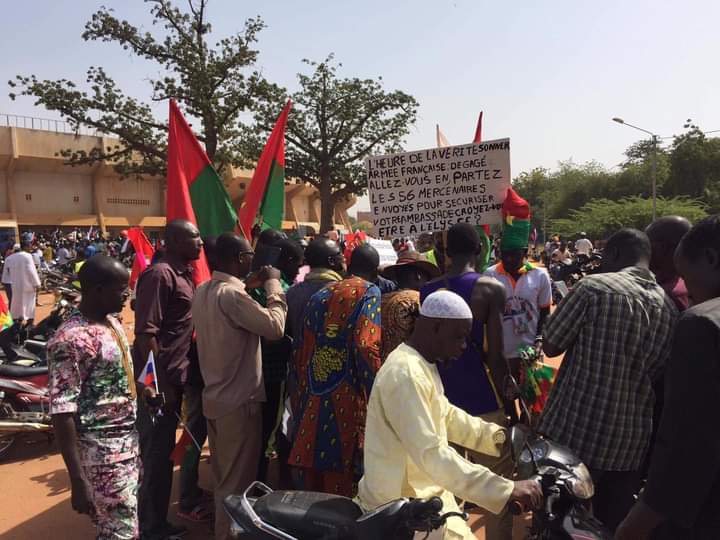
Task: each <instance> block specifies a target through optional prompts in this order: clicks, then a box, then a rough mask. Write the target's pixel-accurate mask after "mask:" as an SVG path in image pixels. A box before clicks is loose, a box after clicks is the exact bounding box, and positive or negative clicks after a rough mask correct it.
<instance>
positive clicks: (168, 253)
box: [134, 220, 203, 539]
mask: <svg viewBox="0 0 720 540" xmlns="http://www.w3.org/2000/svg"><path fill="white" fill-rule="evenodd" d="M202 246H203V242H202V239H201V238H200V232H199V231H198V229H197V227H196V226H195V225H193V224H192V223H190V222H189V221H185V220H176V221H171V222H170V223H168V225H167V227H166V228H165V247H166V249H165V256H164V258H163V259H162V260H161V261H160V262H158V263H157V264H153V265H152V266H150V267H149V268H148V269H147V270H145V272H143V274H142V275H141V276H140V279H139V280H138V284H137V288H136V291H137V297H136V300H135V344H134V353H135V354H134V362H135V370H136V371H137V372H138V373H139V372H140V371H142V369H143V367H144V366H145V363H146V362H147V359H148V355H149V353H150V351H152V352H153V355H154V358H155V367H156V370H157V382H158V386H159V388H160V392H161V393H162V394H163V396H164V400H165V404H164V407H163V408H164V414H162V415H161V416H158V417H157V418H155V419H154V420H152V418H151V416H152V413H151V411H150V410H149V409H148V407H147V406H146V404H145V402H144V400H141V401H140V403H139V410H138V431H139V432H140V449H141V453H142V461H143V477H142V485H141V486H140V495H139V514H140V530H141V533H142V535H143V537H147V538H151V539H152V538H165V537H168V536H175V535H177V534H181V533H183V532H185V531H186V530H187V529H186V528H185V527H182V526H177V525H173V524H171V523H169V522H168V520H167V513H168V506H169V505H170V492H171V490H172V480H173V463H172V461H171V460H170V454H171V453H172V451H173V448H174V447H175V430H176V428H177V423H178V416H177V415H179V413H180V404H181V402H182V397H183V391H184V387H185V385H186V383H187V379H188V367H189V365H190V359H189V357H188V353H189V352H190V345H191V342H192V334H193V323H192V315H191V313H190V308H191V306H192V299H193V296H194V295H195V284H194V282H193V274H192V266H191V262H192V261H194V260H197V259H198V258H199V257H200V250H201V249H202Z"/></svg>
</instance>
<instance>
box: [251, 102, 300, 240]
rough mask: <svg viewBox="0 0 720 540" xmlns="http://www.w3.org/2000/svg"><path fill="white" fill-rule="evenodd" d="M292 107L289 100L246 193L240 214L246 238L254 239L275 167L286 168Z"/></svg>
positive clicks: (264, 149)
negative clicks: (286, 140) (286, 127)
mask: <svg viewBox="0 0 720 540" xmlns="http://www.w3.org/2000/svg"><path fill="white" fill-rule="evenodd" d="M290 107H292V101H290V100H288V102H287V103H286V104H285V107H284V108H283V110H282V112H281V113H280V116H278V119H277V122H275V127H274V128H273V130H272V133H270V138H269V139H268V140H267V143H265V148H263V151H262V154H260V159H259V160H258V162H257V166H256V167H255V172H254V173H253V177H252V181H251V182H250V185H249V186H248V188H247V191H246V192H245V200H244V201H243V203H242V206H241V207H240V211H239V212H238V221H239V222H240V229H241V230H242V232H243V234H244V235H245V238H252V228H253V223H254V222H255V217H256V216H257V212H258V208H260V203H261V202H262V201H263V199H264V198H265V193H266V192H267V188H268V183H269V182H270V180H271V175H272V173H273V165H275V167H276V168H278V169H279V170H283V169H284V168H285V126H286V125H287V117H288V113H289V112H290Z"/></svg>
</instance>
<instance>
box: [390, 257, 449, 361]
mask: <svg viewBox="0 0 720 540" xmlns="http://www.w3.org/2000/svg"><path fill="white" fill-rule="evenodd" d="M382 273H383V276H384V277H385V278H386V279H389V280H392V281H393V282H395V283H397V285H398V290H396V291H393V292H390V293H387V294H383V295H382V304H381V308H382V309H381V311H382V345H381V346H382V349H381V353H380V358H381V359H382V361H385V359H387V357H388V355H389V354H390V353H391V352H392V351H393V350H395V348H396V347H397V346H398V345H400V344H401V343H402V342H404V341H405V340H406V339H407V338H409V337H410V334H412V331H413V328H414V327H415V319H416V318H417V316H418V313H419V311H420V287H422V286H423V285H424V284H425V283H426V282H427V281H429V280H431V279H433V278H436V277H438V276H439V275H440V269H439V268H438V267H437V266H435V265H434V264H433V263H431V262H429V261H428V260H427V259H425V257H424V256H423V255H421V254H420V253H418V252H417V251H405V252H403V253H402V254H401V255H400V257H399V258H398V260H397V262H396V263H395V264H393V265H392V266H388V267H386V268H385V269H384V270H383V272H382Z"/></svg>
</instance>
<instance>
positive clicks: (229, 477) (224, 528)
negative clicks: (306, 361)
mask: <svg viewBox="0 0 720 540" xmlns="http://www.w3.org/2000/svg"><path fill="white" fill-rule="evenodd" d="M216 258H217V270H216V271H215V272H213V275H212V279H211V280H210V281H208V282H206V283H204V284H203V285H201V286H200V287H199V288H198V290H197V292H196V293H195V298H194V300H193V307H192V315H193V321H194V323H195V331H196V333H197V345H198V356H199V360H200V371H201V372H202V376H203V380H204V381H205V389H204V390H203V413H204V414H205V417H206V418H207V421H208V438H209V440H210V453H211V455H212V471H213V476H214V478H215V538H217V539H218V540H221V539H222V540H224V539H226V538H230V523H229V520H228V518H227V516H226V514H225V511H224V510H223V507H222V501H223V499H224V498H225V497H226V496H227V495H230V494H231V493H239V492H242V491H244V490H245V489H246V488H247V487H248V486H249V485H250V483H252V481H253V480H255V478H256V475H257V467H258V461H259V459H260V451H261V440H262V405H261V404H262V403H263V402H264V401H265V387H264V384H263V378H262V358H261V354H260V337H264V338H267V339H272V340H277V339H280V338H281V337H282V336H283V332H284V329H285V317H286V315H287V304H286V303H285V295H284V294H283V292H282V287H281V286H280V271H279V270H277V269H275V268H271V267H263V268H261V269H260V270H259V271H258V272H257V273H255V274H252V275H251V276H249V277H248V278H247V279H246V280H245V281H244V282H243V281H241V279H240V278H242V277H244V276H247V275H248V272H249V271H250V265H251V262H252V258H253V250H252V247H251V246H250V244H249V243H248V241H247V240H245V239H243V238H240V237H239V236H236V235H234V234H230V233H226V234H223V235H221V236H220V237H219V238H218V240H217V246H216ZM260 286H264V288H265V293H266V295H267V307H263V306H261V305H260V304H258V303H257V302H256V301H255V300H253V299H252V297H251V296H250V294H249V293H248V292H247V290H246V289H249V288H255V287H260Z"/></svg>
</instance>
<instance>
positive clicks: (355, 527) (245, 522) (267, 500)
mask: <svg viewBox="0 0 720 540" xmlns="http://www.w3.org/2000/svg"><path fill="white" fill-rule="evenodd" d="M253 494H254V495H253ZM223 505H224V506H225V510H226V512H227V513H228V515H229V516H230V520H231V532H232V534H233V536H234V537H235V538H240V539H245V540H274V539H278V538H280V539H281V540H380V539H390V538H392V539H398V540H412V538H413V537H414V536H415V533H416V532H420V533H426V534H430V532H432V531H434V530H436V529H440V528H441V527H443V526H444V525H445V522H446V521H447V520H448V518H451V517H454V516H457V517H460V518H462V519H467V514H461V513H458V512H448V513H447V514H441V511H442V506H443V504H442V501H441V500H440V499H439V498H438V497H432V498H430V499H427V500H422V499H412V500H411V499H397V500H395V501H391V502H389V503H387V504H384V505H383V506H380V507H379V508H376V509H375V510H373V511H372V512H370V513H364V512H363V510H362V509H361V508H360V507H359V506H358V505H357V504H356V503H355V502H354V501H353V500H352V499H348V498H347V497H340V496H337V495H328V494H327V493H314V492H309V491H273V490H272V489H270V488H269V487H267V486H266V485H265V484H262V483H261V482H254V483H253V484H252V485H251V486H250V487H249V488H248V489H247V490H246V491H245V493H243V494H242V495H230V496H228V497H226V498H225V501H224V502H223Z"/></svg>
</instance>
